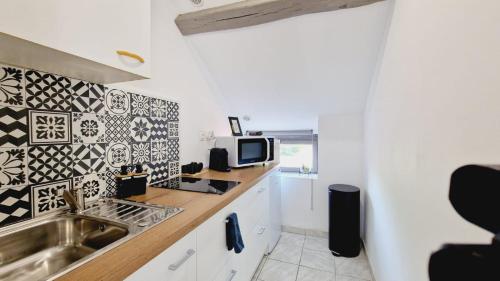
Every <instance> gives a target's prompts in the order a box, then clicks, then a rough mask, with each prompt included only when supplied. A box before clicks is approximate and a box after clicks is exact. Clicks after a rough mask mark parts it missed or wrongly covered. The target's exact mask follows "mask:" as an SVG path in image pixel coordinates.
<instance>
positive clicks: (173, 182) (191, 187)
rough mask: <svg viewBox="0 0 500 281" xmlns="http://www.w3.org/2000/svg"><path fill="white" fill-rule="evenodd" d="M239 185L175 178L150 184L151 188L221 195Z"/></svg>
mask: <svg viewBox="0 0 500 281" xmlns="http://www.w3.org/2000/svg"><path fill="white" fill-rule="evenodd" d="M238 184H240V182H238V181H224V180H212V179H200V178H191V177H176V178H172V179H169V180H165V181H161V182H157V183H154V184H151V187H157V188H168V189H177V190H184V191H192V192H202V193H212V194H219V195H222V194H224V193H226V192H227V191H229V190H231V189H232V188H234V187H235V186H237V185H238Z"/></svg>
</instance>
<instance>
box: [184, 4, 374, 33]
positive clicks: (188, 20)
mask: <svg viewBox="0 0 500 281" xmlns="http://www.w3.org/2000/svg"><path fill="white" fill-rule="evenodd" d="M380 1H384V0H245V1H240V2H236V3H233V4H228V5H224V6H219V7H215V8H209V9H204V10H200V11H196V12H190V13H186V14H181V15H178V16H177V18H176V19H175V23H176V24H177V27H178V28H179V30H180V31H181V33H182V34H183V35H190V34H196V33H203V32H210V31H217V30H225V29H233V28H241V27H246V26H252V25H258V24H263V23H267V22H272V21H277V20H281V19H285V18H290V17H296V16H300V15H305V14H312V13H320V12H328V11H334V10H340V9H349V8H355V7H360V6H364V5H369V4H372V3H376V2H380Z"/></svg>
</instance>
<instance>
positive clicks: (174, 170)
mask: <svg viewBox="0 0 500 281" xmlns="http://www.w3.org/2000/svg"><path fill="white" fill-rule="evenodd" d="M180 175H181V167H180V164H179V161H168V177H169V178H174V177H178V176H180Z"/></svg>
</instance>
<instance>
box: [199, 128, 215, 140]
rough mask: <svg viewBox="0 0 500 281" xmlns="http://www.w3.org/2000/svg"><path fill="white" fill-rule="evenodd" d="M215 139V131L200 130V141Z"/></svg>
mask: <svg viewBox="0 0 500 281" xmlns="http://www.w3.org/2000/svg"><path fill="white" fill-rule="evenodd" d="M214 139H215V134H214V131H212V130H209V131H204V130H201V131H200V141H211V140H214Z"/></svg>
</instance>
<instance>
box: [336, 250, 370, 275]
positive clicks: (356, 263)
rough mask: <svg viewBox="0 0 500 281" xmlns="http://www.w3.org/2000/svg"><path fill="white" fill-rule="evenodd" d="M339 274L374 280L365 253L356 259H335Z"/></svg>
mask: <svg viewBox="0 0 500 281" xmlns="http://www.w3.org/2000/svg"><path fill="white" fill-rule="evenodd" d="M335 265H336V270H337V274H339V275H345V276H351V277H356V278H360V279H363V280H372V275H371V271H370V265H369V264H368V260H367V258H366V255H365V253H364V252H361V253H360V254H359V256H357V257H355V258H338V257H336V258H335Z"/></svg>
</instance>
